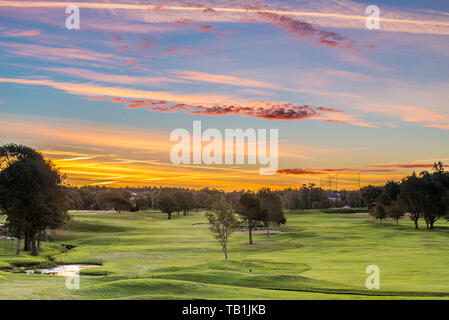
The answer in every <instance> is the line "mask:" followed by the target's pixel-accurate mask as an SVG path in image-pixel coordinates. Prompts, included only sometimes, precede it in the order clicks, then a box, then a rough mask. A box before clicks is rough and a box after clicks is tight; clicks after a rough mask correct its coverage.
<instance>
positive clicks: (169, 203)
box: [157, 196, 177, 219]
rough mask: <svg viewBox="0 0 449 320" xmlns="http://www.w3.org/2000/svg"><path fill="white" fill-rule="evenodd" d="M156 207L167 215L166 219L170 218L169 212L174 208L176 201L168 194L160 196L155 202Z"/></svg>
mask: <svg viewBox="0 0 449 320" xmlns="http://www.w3.org/2000/svg"><path fill="white" fill-rule="evenodd" d="M157 207H158V209H159V210H161V211H162V212H164V213H166V214H167V215H168V219H171V214H172V212H173V211H175V210H176V207H177V205H176V202H175V201H174V200H173V199H172V198H171V197H169V196H162V197H161V198H160V199H159V201H158V202H157Z"/></svg>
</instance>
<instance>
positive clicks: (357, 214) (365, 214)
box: [353, 212, 369, 216]
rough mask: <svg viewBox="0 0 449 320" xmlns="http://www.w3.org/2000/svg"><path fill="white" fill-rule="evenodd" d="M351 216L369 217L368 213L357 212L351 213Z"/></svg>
mask: <svg viewBox="0 0 449 320" xmlns="http://www.w3.org/2000/svg"><path fill="white" fill-rule="evenodd" d="M353 215H356V216H369V213H368V212H357V213H353Z"/></svg>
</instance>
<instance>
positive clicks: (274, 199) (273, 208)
mask: <svg viewBox="0 0 449 320" xmlns="http://www.w3.org/2000/svg"><path fill="white" fill-rule="evenodd" d="M257 197H258V198H259V202H260V207H261V209H262V211H264V213H263V215H262V216H263V222H264V225H265V227H266V229H267V238H268V237H269V236H270V225H274V226H276V227H279V226H280V225H281V224H284V223H285V222H286V221H287V220H286V219H285V217H284V211H282V202H281V198H280V197H279V195H278V194H277V193H274V192H272V191H271V190H270V189H269V188H264V189H261V190H259V191H258V192H257Z"/></svg>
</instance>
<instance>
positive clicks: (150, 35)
mask: <svg viewBox="0 0 449 320" xmlns="http://www.w3.org/2000/svg"><path fill="white" fill-rule="evenodd" d="M68 5H76V6H77V7H78V8H79V18H80V19H79V21H80V28H79V29H70V30H69V29H68V28H67V27H66V19H67V17H69V16H70V14H71V12H69V13H66V7H67V6H68ZM368 5H376V6H377V7H378V8H379V9H380V13H379V27H380V28H379V29H372V28H371V29H368V28H367V26H366V20H367V17H368V14H367V13H366V11H365V10H366V7H367V6H368ZM448 40H449V2H448V1H446V0H444V1H443V0H441V1H439V0H434V1H431V2H429V1H424V0H407V1H405V0H379V1H377V0H376V1H374V2H369V3H367V2H363V1H350V0H342V1H337V0H334V1H331V0H315V1H306V0H296V1H294V0H289V1H278V2H275V1H249V0H242V1H240V0H217V1H215V0H214V1H211V0H204V1H195V0H192V1H178V0H166V1H145V0H142V1H126V0H121V1H120V0H106V1H101V0H98V1H77V2H65V1H4V0H0V57H1V59H0V144H4V143H9V142H14V143H20V144H25V145H28V146H30V147H33V148H36V149H37V150H39V151H41V152H42V153H43V154H44V156H45V157H47V158H49V159H51V160H52V161H53V162H54V163H55V165H56V166H57V167H58V168H59V170H60V171H61V172H62V173H64V174H66V176H67V182H68V183H69V184H72V185H105V186H111V187H118V186H142V185H151V186H176V187H189V188H203V187H209V188H218V189H224V190H235V189H237V190H239V189H258V188H261V187H264V186H269V187H271V188H273V189H279V188H287V187H298V186H301V185H302V184H304V183H315V184H316V185H321V186H322V187H323V188H330V189H334V188H337V187H338V188H346V189H355V188H358V187H359V186H362V187H363V186H366V185H368V184H373V185H381V184H383V183H385V182H386V181H387V180H400V179H402V178H403V177H404V176H405V175H407V174H410V173H411V172H413V171H417V172H420V171H422V170H430V169H431V167H432V164H433V163H434V162H436V161H443V162H449V148H448V147H449V142H448V141H449V140H448V138H449V105H448V101H449V99H448V98H449V72H448V71H449V63H448V61H449V41H448ZM193 121H201V124H202V128H203V130H205V129H208V128H211V129H218V130H219V131H220V132H224V130H225V129H236V128H241V129H243V130H246V129H254V130H258V129H267V130H269V129H277V130H278V133H279V164H278V167H279V168H278V170H277V171H276V172H274V174H273V175H260V174H259V167H260V165H258V164H256V165H252V164H247V163H245V164H227V165H226V164H223V165H206V164H173V163H172V162H171V161H170V150H171V148H172V147H173V145H174V143H173V142H171V141H170V134H171V132H172V131H173V130H175V129H178V128H183V129H186V130H188V131H189V132H192V125H193Z"/></svg>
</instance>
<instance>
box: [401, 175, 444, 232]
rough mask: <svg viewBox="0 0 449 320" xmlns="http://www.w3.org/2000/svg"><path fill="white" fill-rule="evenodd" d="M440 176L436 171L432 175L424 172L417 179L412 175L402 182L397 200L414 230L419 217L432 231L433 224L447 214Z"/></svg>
mask: <svg viewBox="0 0 449 320" xmlns="http://www.w3.org/2000/svg"><path fill="white" fill-rule="evenodd" d="M440 174H441V172H438V171H437V172H435V173H434V174H430V173H429V172H427V171H424V172H421V174H420V177H418V176H417V175H416V174H415V173H413V174H412V175H411V176H409V177H407V178H405V179H404V180H403V181H402V184H401V193H400V194H399V196H398V198H399V199H400V201H401V205H402V206H403V207H404V208H405V209H406V210H407V211H408V212H409V213H410V215H411V219H412V220H413V221H414V222H415V228H416V229H418V219H419V218H420V217H423V218H424V221H425V222H426V225H427V228H428V229H433V228H434V224H435V222H436V221H437V220H438V219H439V218H441V217H443V216H445V215H446V214H447V211H448V208H449V203H448V193H447V189H446V187H445V186H444V184H443V183H442V182H441V179H440V177H439V175H440Z"/></svg>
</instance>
